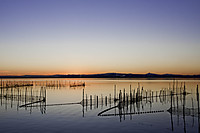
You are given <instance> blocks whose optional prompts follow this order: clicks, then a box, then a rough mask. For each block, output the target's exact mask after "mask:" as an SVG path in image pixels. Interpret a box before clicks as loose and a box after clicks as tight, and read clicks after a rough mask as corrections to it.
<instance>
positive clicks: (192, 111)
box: [191, 98, 194, 127]
mask: <svg viewBox="0 0 200 133" xmlns="http://www.w3.org/2000/svg"><path fill="white" fill-rule="evenodd" d="M191 100H192V113H193V115H192V127H194V102H193V98H191Z"/></svg>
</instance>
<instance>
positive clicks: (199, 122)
mask: <svg viewBox="0 0 200 133" xmlns="http://www.w3.org/2000/svg"><path fill="white" fill-rule="evenodd" d="M196 93H197V107H198V129H199V133H200V125H199V124H200V121H199V118H200V116H199V113H200V112H199V87H198V85H197V90H196Z"/></svg>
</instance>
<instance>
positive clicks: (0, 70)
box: [0, 0, 200, 75]
mask: <svg viewBox="0 0 200 133" xmlns="http://www.w3.org/2000/svg"><path fill="white" fill-rule="evenodd" d="M102 72H127V73H129V72H131V73H147V72H155V73H179V74H200V1H199V0H0V75H6V74H55V73H66V74H68V73H102Z"/></svg>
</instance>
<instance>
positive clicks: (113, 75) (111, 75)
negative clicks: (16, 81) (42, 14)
mask: <svg viewBox="0 0 200 133" xmlns="http://www.w3.org/2000/svg"><path fill="white" fill-rule="evenodd" d="M0 78H200V75H177V74H154V73H147V74H132V73H128V74H127V73H102V74H68V75H23V76H16V75H13V76H0Z"/></svg>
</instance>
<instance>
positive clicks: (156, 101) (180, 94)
mask: <svg viewBox="0 0 200 133" xmlns="http://www.w3.org/2000/svg"><path fill="white" fill-rule="evenodd" d="M20 80H24V79H17V80H16V82H17V81H20ZM26 80H27V81H28V80H31V81H33V84H34V85H33V86H29V87H16V88H15V87H12V88H1V95H0V133H6V132H20V133H23V132H25V133H27V132H29V133H30V132H48V133H50V132H68V133H70V132H73V133H74V132H77V133H81V132H95V133H98V132H99V133H101V132H103V133H110V132H115V133H122V132H124V133H128V132H136V133H144V132H148V133H151V132H152V133H162V132H163V133H166V132H174V133H181V132H188V133H197V132H199V115H198V112H199V110H198V94H197V85H198V84H199V83H200V81H199V80H178V81H173V80H111V79H104V80H102V79H101V80H99V79H70V80H69V79H26ZM55 80H56V81H55ZM58 80H59V82H58ZM10 81H13V80H10ZM80 81H82V82H85V83H86V86H85V87H83V86H79V87H70V84H74V82H75V84H79V83H80ZM35 82H37V84H36V83H35ZM184 82H185V92H186V93H185V95H184ZM138 83H139V84H138ZM56 84H58V85H56ZM115 85H116V91H115V89H114V88H115ZM41 87H44V88H43V89H41ZM120 90H121V96H120ZM134 90H135V91H134ZM137 91H139V92H140V93H138V94H140V96H142V99H139V100H137V101H136V100H134V97H136V95H137V94H136V92H137ZM171 92H173V95H170V94H171ZM45 96H46V101H42V102H38V103H35V104H30V105H28V106H25V107H20V105H24V104H25V103H31V102H36V101H38V100H39V99H42V98H41V97H45ZM120 97H121V101H120V100H114V98H115V99H120ZM83 99H84V100H83ZM131 99H132V100H131ZM119 103H121V104H119ZM102 111H103V112H102Z"/></svg>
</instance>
